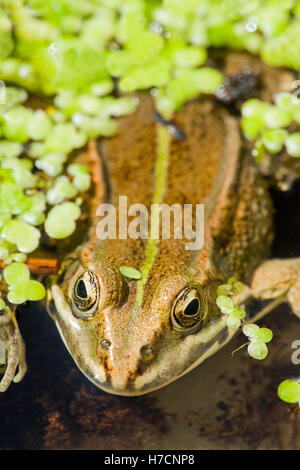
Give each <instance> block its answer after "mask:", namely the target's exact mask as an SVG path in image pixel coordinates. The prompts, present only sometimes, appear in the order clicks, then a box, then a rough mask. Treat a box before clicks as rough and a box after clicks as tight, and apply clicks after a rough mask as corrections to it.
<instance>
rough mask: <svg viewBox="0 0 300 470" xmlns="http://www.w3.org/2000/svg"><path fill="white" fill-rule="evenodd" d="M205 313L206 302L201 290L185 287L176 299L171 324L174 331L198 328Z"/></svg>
mask: <svg viewBox="0 0 300 470" xmlns="http://www.w3.org/2000/svg"><path fill="white" fill-rule="evenodd" d="M205 313H206V301H205V297H204V294H203V292H202V290H200V289H199V288H198V287H196V286H191V287H185V288H184V289H183V290H182V291H181V292H180V293H179V295H178V296H177V297H176V299H175V301H174V304H173V308H172V312H171V323H172V326H173V328H174V329H175V330H180V331H182V330H190V329H194V328H198V327H199V326H200V325H201V322H202V321H203V318H204V316H205Z"/></svg>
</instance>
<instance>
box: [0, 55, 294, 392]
mask: <svg viewBox="0 0 300 470" xmlns="http://www.w3.org/2000/svg"><path fill="white" fill-rule="evenodd" d="M253 61H254V64H253ZM245 64H246V65H247V66H250V67H252V68H253V67H254V68H255V67H256V68H259V69H260V70H259V71H260V73H261V75H262V77H263V80H264V83H263V84H262V86H261V91H260V96H262V97H264V99H271V96H272V94H273V93H274V92H275V91H285V90H288V89H289V87H290V84H291V80H292V79H293V77H291V75H290V74H289V73H286V72H284V71H282V70H276V69H273V68H268V67H267V66H265V65H264V64H262V63H261V62H258V61H257V59H250V65H249V56H246V55H245V54H242V55H239V54H233V55H231V56H229V58H228V59H227V62H226V63H225V65H224V71H225V73H226V71H227V73H228V74H230V73H233V72H236V71H240V69H241V67H244V65H245ZM139 100H140V103H139V107H138V110H137V111H136V113H135V114H132V115H130V116H126V117H122V118H119V119H118V121H119V122H118V123H119V132H118V134H117V136H116V137H112V138H109V139H104V140H102V141H101V142H100V143H96V142H91V143H90V150H89V154H90V156H91V155H92V157H91V161H92V162H93V172H92V174H93V181H94V187H93V194H92V195H91V196H90V200H89V218H88V219H87V220H88V224H87V225H88V228H87V226H85V228H84V232H85V236H84V239H83V241H82V243H80V245H78V246H77V247H76V248H75V249H74V251H73V252H71V253H69V254H68V255H67V256H66V257H65V259H64V260H63V261H62V263H61V266H60V269H59V271H58V272H57V273H56V274H54V275H52V276H49V277H48V279H47V281H46V286H47V308H48V311H49V314H50V316H51V318H52V319H53V321H54V322H55V324H56V326H57V329H58V331H59V333H60V335H61V337H62V340H63V342H64V343H65V345H66V347H67V349H68V351H69V352H70V354H71V356H72V358H73V359H74V361H75V363H76V364H77V366H78V368H79V369H80V370H81V371H82V373H83V374H84V375H85V376H86V377H87V378H88V379H89V380H90V381H91V382H92V383H93V384H94V385H95V386H96V387H98V388H99V389H101V390H103V391H105V392H107V393H111V394H116V395H120V396H138V395H144V394H147V393H149V392H152V391H155V390H158V389H160V388H162V387H165V386H167V385H168V384H170V383H172V382H173V381H175V380H177V379H179V378H180V377H182V376H183V375H184V374H186V373H188V372H189V371H190V370H192V369H194V368H195V367H197V366H198V365H200V364H201V363H202V362H203V361H204V360H205V359H207V358H208V357H210V356H211V355H213V354H214V353H216V352H217V351H218V350H219V349H220V348H221V347H223V346H224V345H225V344H227V343H228V342H229V341H230V339H231V338H232V337H233V335H234V334H235V333H236V330H233V329H230V328H229V327H228V326H227V324H226V315H224V314H222V313H221V311H220V309H219V308H218V306H217V304H216V298H217V293H216V292H217V287H218V286H219V285H221V284H224V283H225V282H226V280H227V279H228V278H229V277H230V276H236V277H237V278H238V279H239V280H241V281H242V282H243V283H244V285H245V291H244V297H243V298H242V299H241V301H240V302H241V304H242V305H244V303H246V302H247V301H248V300H249V299H253V298H255V299H262V300H267V299H269V300H270V301H271V304H270V305H272V302H273V303H274V302H275V303H276V304H277V303H278V302H286V301H288V302H289V303H290V305H291V308H292V310H293V312H294V313H295V315H297V316H298V317H300V276H299V274H300V258H290V259H270V258H269V256H270V252H271V246H272V241H273V237H274V223H273V219H274V208H273V203H272V199H271V196H270V191H269V184H268V181H267V179H266V178H265V176H264V175H263V174H262V173H261V171H260V168H259V167H258V165H257V164H256V163H255V161H254V159H253V156H252V154H251V149H250V147H249V145H248V144H247V143H246V142H245V140H244V139H243V137H242V135H241V132H240V126H239V116H238V115H237V113H236V112H231V110H230V109H228V107H226V106H224V105H223V104H222V103H220V102H219V101H218V99H217V98H216V97H211V96H201V97H198V98H196V99H194V100H191V101H189V102H188V103H186V105H185V107H184V109H183V110H181V111H178V112H176V114H175V116H174V117H173V120H172V126H173V129H174V127H175V128H176V129H179V130H180V132H179V135H180V138H179V139H178V138H176V132H175V133H174V132H170V125H166V122H167V121H164V120H157V119H156V120H155V119H153V115H154V114H155V106H154V103H153V99H152V97H151V95H150V94H146V93H144V94H141V95H139ZM177 135H178V132H177ZM183 136H184V138H183ZM124 195H126V197H127V203H128V206H131V205H133V204H137V203H139V204H143V205H144V206H145V207H146V208H147V209H148V210H149V211H150V207H151V204H153V203H157V204H167V205H168V207H172V205H173V204H180V205H181V206H182V207H183V206H184V204H192V205H196V204H199V203H201V204H203V205H204V220H203V222H204V224H203V226H204V243H203V246H202V247H201V249H198V250H187V249H186V242H187V238H186V237H185V236H182V237H181V238H177V237H176V235H175V233H176V228H177V227H176V226H175V227H174V229H173V231H172V233H171V236H170V237H169V238H163V237H157V238H154V239H150V238H149V237H148V238H143V237H139V238H136V239H132V238H129V237H126V238H125V237H119V238H118V237H117V236H116V237H112V238H106V239H99V237H98V236H97V227H98V222H99V217H97V213H98V212H97V208H98V207H99V206H100V205H101V204H106V203H110V204H112V205H113V206H114V207H115V210H116V215H117V218H118V216H119V207H118V202H119V198H120V197H122V196H124ZM158 217H159V214H158V215H157V216H156V223H158V222H159V218H158ZM193 217H194V219H193V226H194V225H195V216H193ZM174 223H175V222H174ZM175 225H176V224H175ZM121 266H127V267H131V268H134V269H135V270H136V271H137V272H139V273H140V278H138V279H133V278H131V277H130V276H126V275H124V273H122V270H120V267H121ZM270 310H271V308H265V309H263V311H262V312H261V313H258V317H261V316H262V314H265V313H267V312H268V311H270ZM0 327H2V332H4V333H3V337H4V336H5V335H6V339H7V341H8V342H9V346H10V347H9V360H8V366H7V369H6V373H5V375H4V377H3V378H2V381H1V385H0V389H1V391H4V390H6V389H7V388H8V386H9V385H10V383H11V381H14V382H18V381H20V380H21V379H22V378H23V376H24V375H25V373H26V370H27V366H26V361H25V346H24V342H23V340H22V336H21V334H20V332H19V329H18V325H17V322H16V317H15V315H14V314H13V313H11V312H10V311H9V310H6V312H5V314H4V315H2V316H0ZM4 339H5V338H4ZM17 366H19V368H18V373H17V374H16V375H15V371H16V368H17Z"/></svg>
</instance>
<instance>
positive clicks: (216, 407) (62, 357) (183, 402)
mask: <svg viewBox="0 0 300 470" xmlns="http://www.w3.org/2000/svg"><path fill="white" fill-rule="evenodd" d="M273 197H274V200H275V203H276V209H277V212H276V225H277V230H276V231H277V237H276V239H275V242H274V250H273V252H274V253H273V255H274V256H297V255H298V256H299V255H300V236H299V235H300V210H299V209H300V185H299V184H298V183H296V184H295V185H294V190H293V191H290V192H287V193H283V194H280V195H279V193H274V194H273ZM19 322H20V328H21V331H22V333H23V336H24V339H25V342H26V344H27V359H28V364H29V371H28V373H27V375H26V377H25V378H24V380H23V381H22V382H21V383H20V384H13V385H12V386H11V388H10V389H9V390H8V391H7V392H6V393H5V394H1V395H0V448H1V449H58V448H63V449H74V448H76V449H78V448H79V449H80V448H83V449H215V448H216V449H281V448H282V449H299V448H300V414H299V412H298V413H297V412H295V411H293V408H292V407H289V406H288V405H286V404H284V403H283V402H281V401H280V400H279V399H278V397H277V392H276V390H277V386H278V384H279V383H280V382H281V381H282V380H284V379H285V378H287V377H295V376H300V373H299V372H300V366H299V365H298V366H297V365H293V364H292V362H291V354H292V352H293V350H292V349H291V344H292V342H293V341H294V340H295V339H300V321H299V320H298V319H297V318H295V317H294V316H293V315H292V314H291V312H290V309H289V307H288V305H282V306H280V307H279V308H277V309H276V311H274V312H273V313H272V314H270V315H269V316H268V317H267V318H266V319H264V320H263V321H262V322H261V323H260V324H261V326H262V325H264V326H267V327H269V328H271V329H272V330H273V332H274V339H273V340H272V342H271V343H270V346H269V351H270V352H269V356H268V358H267V359H266V360H264V361H262V362H259V361H255V360H253V359H251V358H249V356H248V355H247V352H246V350H241V351H239V352H237V353H236V355H235V356H234V357H232V355H231V352H232V351H233V350H234V349H236V348H237V347H238V346H240V345H241V344H242V343H244V342H245V337H244V336H243V335H242V334H238V335H237V336H236V337H235V338H234V339H233V340H232V342H231V343H230V344H228V345H227V346H226V347H225V348H224V349H222V350H221V351H219V352H218V353H217V354H215V355H214V356H213V357H212V358H210V359H208V360H207V361H205V362H204V363H203V364H202V365H200V366H199V367H198V368H196V369H195V370H193V371H192V372H190V373H189V374H187V375H186V376H184V377H183V378H181V379H180V380H178V381H177V382H174V383H173V384H171V385H169V386H168V387H165V388H164V389H162V390H159V391H157V392H153V393H151V394H149V395H146V396H142V397H137V398H124V397H116V396H112V395H108V394H106V393H103V392H101V391H100V390H98V389H97V388H96V387H95V386H93V385H92V384H91V383H89V382H88V380H87V379H85V377H84V376H83V375H82V374H81V373H80V372H79V370H78V369H77V367H76V366H75V365H74V363H73V360H72V359H71V357H70V355H69V353H68V352H67V350H66V348H65V346H64V345H63V343H62V341H61V339H60V337H59V334H58V332H57V330H56V328H55V326H54V324H53V323H52V321H51V319H50V318H49V317H48V316H47V314H46V312H45V311H44V309H43V307H42V306H37V305H36V304H34V305H29V306H26V307H23V308H22V312H21V314H20V315H19Z"/></svg>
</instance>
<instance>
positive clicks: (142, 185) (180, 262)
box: [98, 96, 272, 291]
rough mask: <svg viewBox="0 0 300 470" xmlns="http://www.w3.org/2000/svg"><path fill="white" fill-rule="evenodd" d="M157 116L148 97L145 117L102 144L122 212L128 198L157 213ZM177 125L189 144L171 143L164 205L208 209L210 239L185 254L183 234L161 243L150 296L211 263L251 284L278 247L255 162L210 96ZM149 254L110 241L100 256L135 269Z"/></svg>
mask: <svg viewBox="0 0 300 470" xmlns="http://www.w3.org/2000/svg"><path fill="white" fill-rule="evenodd" d="M153 114H154V107H153V103H152V100H151V98H150V97H147V96H145V97H142V98H141V102H140V107H139V110H138V114H136V115H134V116H129V117H126V118H122V119H121V120H120V132H119V134H118V135H117V136H116V137H115V138H113V139H108V140H106V141H105V142H104V143H103V145H102V151H101V153H102V158H103V161H104V165H105V168H106V177H107V180H108V181H109V185H108V186H109V191H108V193H107V200H109V201H110V202H111V203H113V204H114V205H115V206H116V208H117V211H118V203H119V196H122V195H126V196H127V204H128V207H129V206H130V205H131V204H134V203H142V204H144V205H145V206H146V207H147V209H148V211H149V213H150V208H151V204H152V203H153V202H154V199H155V190H156V187H157V174H156V160H157V134H158V124H156V123H155V121H154V119H153ZM175 123H176V125H177V126H178V128H179V129H180V130H181V131H183V132H184V134H185V136H186V138H185V139H184V140H182V141H180V140H176V139H174V138H172V140H171V143H170V148H169V156H168V162H167V170H166V172H165V178H164V180H163V181H160V183H159V184H161V185H162V186H163V187H162V191H161V193H162V198H161V200H160V201H159V202H160V203H164V204H168V206H169V207H170V206H172V205H173V204H180V205H181V206H182V207H183V206H184V204H192V205H193V207H195V205H196V204H204V208H205V241H204V246H203V249H201V250H200V252H197V251H193V250H186V243H187V241H188V240H186V239H185V237H184V234H183V237H182V240H178V239H174V233H173V232H172V230H171V236H170V239H169V240H168V239H166V240H162V239H160V240H159V242H158V244H157V247H156V248H157V249H156V254H155V257H154V259H152V265H151V269H150V270H149V276H148V282H147V285H146V286H145V288H146V289H149V291H151V289H152V287H153V286H152V284H154V283H157V282H159V281H160V280H161V279H163V278H164V277H166V276H167V275H176V274H180V273H182V272H184V271H185V270H186V269H187V266H191V265H193V266H194V267H196V269H197V268H198V269H202V270H209V269H211V262H212V261H213V264H214V265H215V266H217V267H218V268H220V271H221V272H222V271H225V273H226V275H227V274H228V275H229V274H230V273H233V272H235V273H236V274H237V275H239V276H240V278H241V279H243V280H249V277H250V276H251V274H252V272H253V270H254V269H255V267H256V266H257V265H258V264H259V262H260V261H262V259H264V258H265V257H266V256H267V255H268V252H267V251H268V247H270V245H271V242H272V203H271V200H270V196H269V194H268V189H267V186H266V183H265V181H264V179H263V177H262V176H261V175H260V172H259V170H258V168H257V166H256V165H255V163H254V162H253V157H252V156H251V155H250V152H249V151H247V150H246V149H245V148H244V147H243V143H242V140H241V136H240V132H239V122H238V119H237V118H236V117H233V116H231V115H230V114H229V112H228V111H227V110H225V109H224V108H223V107H222V106H220V105H219V104H218V103H217V102H216V101H215V100H214V99H208V98H203V99H198V100H194V101H192V102H190V103H188V104H187V105H186V106H185V108H184V109H183V110H182V111H181V112H178V113H177V114H176V116H175ZM193 217H195V211H193ZM193 228H195V220H193ZM100 245H101V244H100ZM146 249H147V240H139V241H137V240H130V239H128V240H109V241H106V242H105V243H103V245H102V249H101V250H99V251H98V255H99V253H101V255H100V256H101V259H102V261H105V262H108V263H110V264H113V265H116V266H120V264H125V265H126V264H127V265H132V259H133V256H134V266H135V267H136V268H138V269H142V268H143V265H144V263H145V251H146ZM133 251H134V255H133ZM120 256H121V258H122V259H120Z"/></svg>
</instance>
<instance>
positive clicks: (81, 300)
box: [71, 271, 99, 319]
mask: <svg viewBox="0 0 300 470" xmlns="http://www.w3.org/2000/svg"><path fill="white" fill-rule="evenodd" d="M98 299H99V287H98V283H97V280H96V277H95V276H94V274H93V273H92V272H91V271H86V272H84V273H83V274H82V275H81V276H80V277H79V278H78V279H77V281H76V282H75V283H74V285H73V289H72V291H71V308H72V312H73V313H74V315H75V316H76V317H80V318H83V319H87V318H90V317H92V316H93V315H94V314H95V312H96V310H97V306H98Z"/></svg>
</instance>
